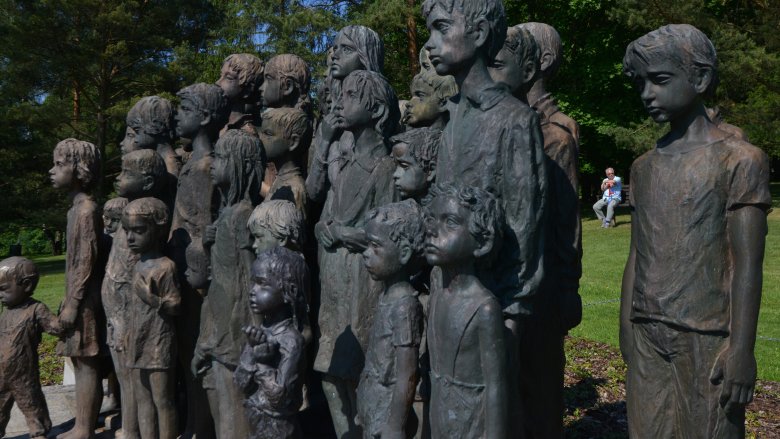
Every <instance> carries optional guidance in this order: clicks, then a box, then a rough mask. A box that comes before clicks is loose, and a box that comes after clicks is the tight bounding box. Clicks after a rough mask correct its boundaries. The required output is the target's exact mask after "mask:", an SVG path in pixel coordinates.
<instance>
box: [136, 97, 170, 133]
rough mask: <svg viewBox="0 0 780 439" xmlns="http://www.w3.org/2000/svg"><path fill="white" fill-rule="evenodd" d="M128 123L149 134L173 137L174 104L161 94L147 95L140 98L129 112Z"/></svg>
mask: <svg viewBox="0 0 780 439" xmlns="http://www.w3.org/2000/svg"><path fill="white" fill-rule="evenodd" d="M126 121H127V125H128V126H129V127H130V128H132V129H134V130H138V129H141V128H143V129H144V131H145V132H146V133H147V134H150V135H153V136H163V138H165V139H166V140H171V139H173V137H174V136H173V105H171V101H169V100H168V99H165V98H161V97H159V96H146V97H143V98H141V99H139V100H138V102H136V103H135V105H133V107H132V108H131V109H130V111H128V112H127V118H126Z"/></svg>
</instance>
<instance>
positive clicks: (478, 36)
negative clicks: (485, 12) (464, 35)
mask: <svg viewBox="0 0 780 439" xmlns="http://www.w3.org/2000/svg"><path fill="white" fill-rule="evenodd" d="M472 32H473V33H474V44H476V46H477V47H484V46H485V44H486V43H487V41H488V37H489V36H490V23H489V22H488V21H487V19H486V18H485V17H480V18H478V19H477V22H476V23H474V24H473V28H472Z"/></svg>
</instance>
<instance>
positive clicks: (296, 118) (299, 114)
mask: <svg viewBox="0 0 780 439" xmlns="http://www.w3.org/2000/svg"><path fill="white" fill-rule="evenodd" d="M262 117H263V119H264V120H269V121H274V122H275V123H277V124H278V125H279V126H280V127H281V128H282V130H283V131H284V138H285V139H287V140H290V139H291V138H292V136H293V135H297V136H298V138H299V142H300V146H301V148H299V151H304V150H305V149H306V147H307V146H308V145H309V144H310V143H311V136H312V127H311V119H310V118H309V115H308V114H306V112H304V111H303V110H301V109H298V108H268V109H266V110H265V111H263V115H262Z"/></svg>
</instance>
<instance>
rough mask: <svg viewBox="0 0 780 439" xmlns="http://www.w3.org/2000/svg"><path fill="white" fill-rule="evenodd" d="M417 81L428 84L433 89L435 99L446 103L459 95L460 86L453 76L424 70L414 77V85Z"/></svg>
mask: <svg viewBox="0 0 780 439" xmlns="http://www.w3.org/2000/svg"><path fill="white" fill-rule="evenodd" d="M417 81H420V82H422V83H424V84H428V86H429V87H431V88H432V89H433V95H434V97H435V98H436V99H439V100H440V101H446V100H447V99H449V98H451V97H453V96H455V95H456V94H458V84H457V83H456V82H455V78H454V77H453V76H451V75H444V76H442V75H439V74H437V73H436V71H435V70H423V71H421V72H420V73H418V74H416V75H414V78H413V79H412V84H414V83H415V82H417Z"/></svg>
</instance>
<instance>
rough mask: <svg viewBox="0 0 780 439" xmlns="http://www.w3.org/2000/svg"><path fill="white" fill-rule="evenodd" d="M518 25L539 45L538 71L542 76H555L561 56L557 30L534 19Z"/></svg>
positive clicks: (559, 37) (559, 38)
mask: <svg viewBox="0 0 780 439" xmlns="http://www.w3.org/2000/svg"><path fill="white" fill-rule="evenodd" d="M518 26H519V27H520V28H521V29H523V30H526V31H528V32H529V33H530V34H531V36H532V37H533V38H534V40H535V41H536V44H537V45H538V46H539V71H540V73H541V75H542V76H543V77H544V78H552V77H553V76H555V74H556V73H557V72H558V67H560V65H561V59H562V58H563V53H562V44H561V36H560V34H558V31H557V30H555V28H554V27H552V26H550V25H549V24H547V23H537V22H534V21H531V22H528V23H523V24H520V25H518ZM518 26H516V27H518Z"/></svg>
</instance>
